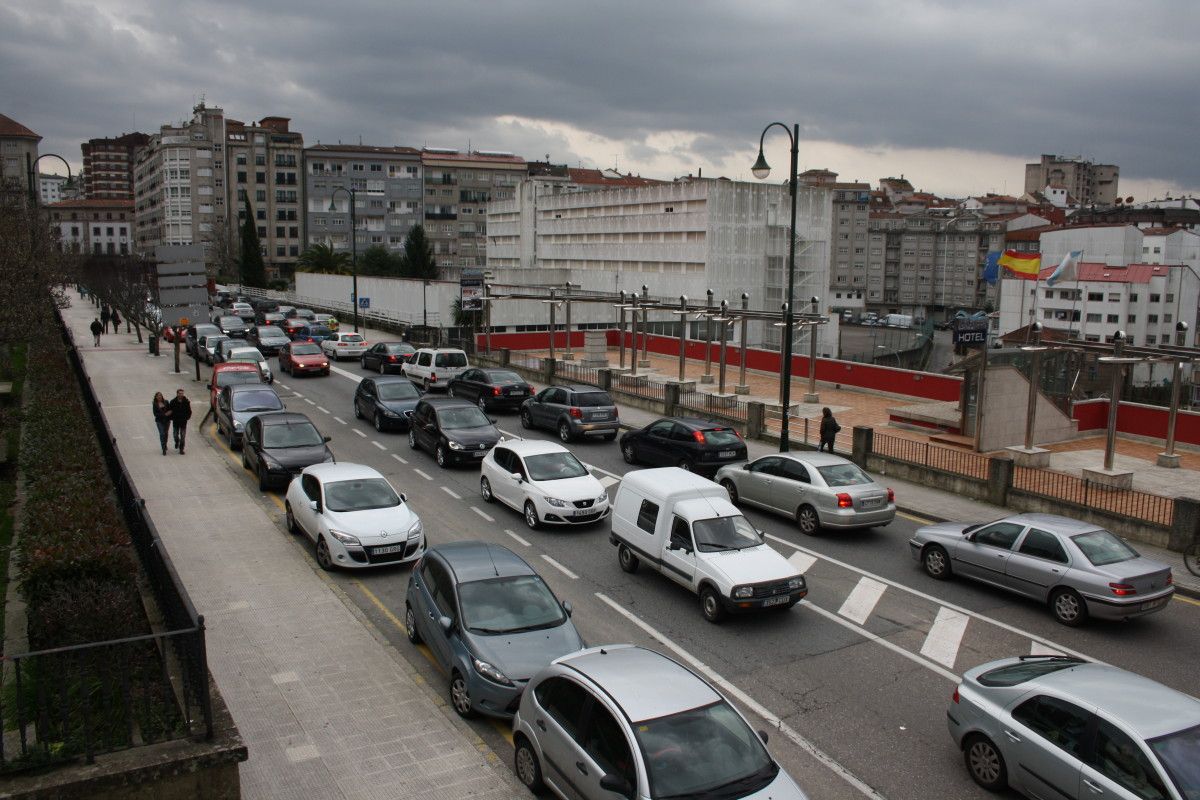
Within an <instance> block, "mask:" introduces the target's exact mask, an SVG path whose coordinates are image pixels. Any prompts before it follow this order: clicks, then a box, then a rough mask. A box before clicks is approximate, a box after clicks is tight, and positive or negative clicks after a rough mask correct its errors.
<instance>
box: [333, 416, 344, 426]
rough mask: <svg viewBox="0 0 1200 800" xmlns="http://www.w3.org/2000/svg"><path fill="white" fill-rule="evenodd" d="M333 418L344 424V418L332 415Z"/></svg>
mask: <svg viewBox="0 0 1200 800" xmlns="http://www.w3.org/2000/svg"><path fill="white" fill-rule="evenodd" d="M334 419H336V420H337V421H338V422H340V423H342V424H343V425H345V424H346V420H344V419H342V418H341V417H334Z"/></svg>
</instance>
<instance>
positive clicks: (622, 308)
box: [616, 289, 628, 372]
mask: <svg viewBox="0 0 1200 800" xmlns="http://www.w3.org/2000/svg"><path fill="white" fill-rule="evenodd" d="M616 309H617V313H618V315H619V317H618V321H617V333H618V334H619V337H618V340H617V348H618V352H619V353H620V356H619V359H620V360H619V362H618V366H619V367H620V369H621V371H622V372H624V371H625V312H626V310H628V306H626V305H625V290H624V289H622V290H621V302H620V303H618V304H617V305H616Z"/></svg>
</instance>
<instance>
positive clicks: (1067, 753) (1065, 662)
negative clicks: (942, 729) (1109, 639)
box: [946, 655, 1200, 800]
mask: <svg viewBox="0 0 1200 800" xmlns="http://www.w3.org/2000/svg"><path fill="white" fill-rule="evenodd" d="M946 718H947V725H948V727H949V729H950V735H951V737H953V739H954V742H955V744H957V745H958V746H959V748H960V749H961V750H962V752H963V760H964V761H965V762H966V766H967V771H968V772H969V773H970V775H971V777H972V778H973V779H974V781H975V782H976V783H978V784H979V785H980V786H982V787H983V788H985V789H988V790H990V791H1000V790H1002V789H1004V788H1005V787H1006V786H1009V787H1012V788H1013V789H1017V790H1018V791H1021V792H1023V793H1024V794H1026V795H1028V796H1030V797H1035V798H1049V797H1053V798H1118V800H1160V799H1161V800H1168V798H1169V799H1170V800H1190V799H1191V798H1195V797H1200V700H1197V699H1196V698H1195V697H1191V696H1189V695H1186V694H1183V693H1181V692H1177V691H1175V690H1174V689H1169V688H1167V687H1166V686H1163V685H1161V684H1158V683H1155V682H1154V681H1152V680H1149V679H1148V678H1143V677H1141V676H1140V675H1135V674H1133V673H1131V672H1126V671H1124V670H1121V669H1117V668H1116V667H1110V666H1107V665H1104V664H1093V663H1090V662H1087V661H1083V660H1082V659H1078V658H1072V657H1067V656H1053V655H1048V656H1020V657H1018V658H1006V659H1002V660H1000V661H993V662H991V663H988V664H984V665H982V666H979V667H976V668H975V669H972V670H969V671H967V673H966V674H964V675H963V679H962V683H961V684H959V687H958V689H956V690H955V692H954V695H953V697H952V698H951V702H950V707H949V708H948V709H947V710H946Z"/></svg>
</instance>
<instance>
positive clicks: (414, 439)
mask: <svg viewBox="0 0 1200 800" xmlns="http://www.w3.org/2000/svg"><path fill="white" fill-rule="evenodd" d="M500 439H501V436H500V431H498V430H496V425H495V423H494V422H493V420H492V419H491V418H489V417H488V416H487V415H486V414H484V413H483V412H482V411H480V410H479V407H478V406H475V405H472V404H471V403H468V402H467V401H465V400H456V399H455V398H453V397H437V398H434V397H422V398H421V400H420V401H419V402H418V403H417V406H416V408H414V409H413V415H412V419H411V420H410V423H409V427H408V444H409V446H410V447H411V448H412V449H413V450H420V449H421V448H425V449H426V450H427V451H429V452H430V453H433V457H434V460H436V461H437V464H438V466H439V467H443V468H444V467H449V466H450V465H452V464H459V463H462V462H464V461H466V462H474V463H476V464H478V463H480V462H481V461H483V458H484V456H486V455H487V453H488V451H489V450H491V449H492V448H493V447H495V446H496V443H497V442H499V441H500Z"/></svg>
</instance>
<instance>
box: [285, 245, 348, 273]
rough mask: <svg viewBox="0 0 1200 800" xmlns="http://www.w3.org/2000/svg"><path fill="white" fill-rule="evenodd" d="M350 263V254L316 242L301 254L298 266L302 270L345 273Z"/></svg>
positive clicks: (297, 262) (297, 261)
mask: <svg viewBox="0 0 1200 800" xmlns="http://www.w3.org/2000/svg"><path fill="white" fill-rule="evenodd" d="M349 265H350V254H349V253H339V252H336V251H335V250H334V249H333V248H332V247H331V246H329V245H327V244H314V245H312V246H311V247H309V248H308V249H307V250H305V251H304V252H303V253H301V254H300V258H298V259H297V260H296V268H297V269H298V270H300V271H301V272H328V273H333V274H335V275H341V274H345V273H346V271H347V269H348V267H349Z"/></svg>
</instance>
